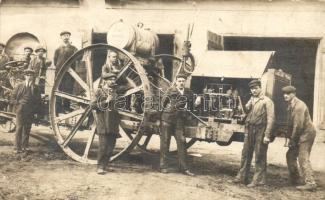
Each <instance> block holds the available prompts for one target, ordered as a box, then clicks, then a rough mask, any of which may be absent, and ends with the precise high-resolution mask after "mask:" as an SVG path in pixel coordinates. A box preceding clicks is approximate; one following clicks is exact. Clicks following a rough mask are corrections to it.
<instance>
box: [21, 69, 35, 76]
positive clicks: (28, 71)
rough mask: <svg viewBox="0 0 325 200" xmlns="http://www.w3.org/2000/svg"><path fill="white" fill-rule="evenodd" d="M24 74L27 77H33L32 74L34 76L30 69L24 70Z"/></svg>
mask: <svg viewBox="0 0 325 200" xmlns="http://www.w3.org/2000/svg"><path fill="white" fill-rule="evenodd" d="M24 74H25V75H27V74H31V75H34V74H35V71H34V70H32V69H25V70H24Z"/></svg>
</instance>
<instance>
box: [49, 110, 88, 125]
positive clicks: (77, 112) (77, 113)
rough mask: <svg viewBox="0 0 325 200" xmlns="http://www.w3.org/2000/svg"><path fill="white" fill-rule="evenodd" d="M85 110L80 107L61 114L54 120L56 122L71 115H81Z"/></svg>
mask: <svg viewBox="0 0 325 200" xmlns="http://www.w3.org/2000/svg"><path fill="white" fill-rule="evenodd" d="M84 112H85V110H84V109H78V110H74V111H72V112H71V113H68V114H65V115H61V116H59V117H56V118H55V119H54V120H55V122H56V123H58V122H60V121H63V120H65V119H69V118H71V117H75V116H77V115H81V114H82V113H84Z"/></svg>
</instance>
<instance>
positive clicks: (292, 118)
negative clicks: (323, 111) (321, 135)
mask: <svg viewBox="0 0 325 200" xmlns="http://www.w3.org/2000/svg"><path fill="white" fill-rule="evenodd" d="M282 91H283V93H284V100H285V101H286V102H288V133H289V135H291V137H290V142H289V150H288V151H287V164H288V170H289V179H290V182H291V183H292V184H293V185H297V184H299V182H300V181H299V180H300V176H299V171H298V165H297V158H298V161H299V166H300V168H301V172H302V174H303V176H304V183H305V185H302V186H297V189H299V190H314V189H315V188H316V182H315V179H314V176H313V170H312V168H311V164H310V161H309V156H310V152H311V148H312V146H313V144H314V140H315V137H316V130H315V127H314V125H313V123H312V121H311V117H310V114H309V110H308V108H307V106H306V104H305V103H304V102H303V101H301V100H300V99H298V98H297V97H296V88H295V87H293V86H286V87H284V88H282Z"/></svg>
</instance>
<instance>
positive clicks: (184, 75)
mask: <svg viewBox="0 0 325 200" xmlns="http://www.w3.org/2000/svg"><path fill="white" fill-rule="evenodd" d="M176 78H184V79H187V75H186V74H184V73H179V74H177V76H176Z"/></svg>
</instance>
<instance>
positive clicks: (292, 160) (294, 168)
mask: <svg viewBox="0 0 325 200" xmlns="http://www.w3.org/2000/svg"><path fill="white" fill-rule="evenodd" d="M298 152H299V149H298V148H289V149H288V151H287V154H286V158H287V165H288V171H289V180H290V182H291V183H292V184H295V183H298V182H299V179H300V176H299V170H298V164H297V158H298Z"/></svg>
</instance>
